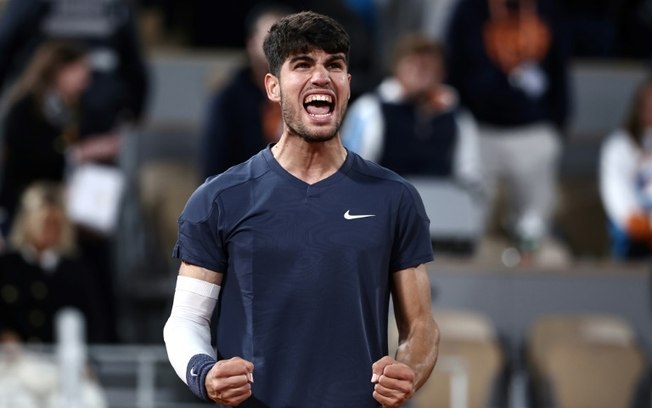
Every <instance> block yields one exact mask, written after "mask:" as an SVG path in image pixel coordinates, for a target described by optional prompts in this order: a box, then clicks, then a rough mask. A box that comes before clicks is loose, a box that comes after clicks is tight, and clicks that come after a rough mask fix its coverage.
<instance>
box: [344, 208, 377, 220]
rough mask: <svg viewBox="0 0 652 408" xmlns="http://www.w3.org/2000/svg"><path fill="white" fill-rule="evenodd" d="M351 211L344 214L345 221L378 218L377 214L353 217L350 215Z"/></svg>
mask: <svg viewBox="0 0 652 408" xmlns="http://www.w3.org/2000/svg"><path fill="white" fill-rule="evenodd" d="M350 211H351V210H346V212H345V213H344V219H345V220H357V219H360V218H369V217H375V216H376V214H360V215H353V214H350V213H349V212H350Z"/></svg>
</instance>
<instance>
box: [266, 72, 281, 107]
mask: <svg viewBox="0 0 652 408" xmlns="http://www.w3.org/2000/svg"><path fill="white" fill-rule="evenodd" d="M265 90H266V91H267V98H269V100H270V101H272V102H280V101H281V84H280V83H279V81H278V78H277V77H275V76H274V75H272V74H270V73H267V74H266V75H265Z"/></svg>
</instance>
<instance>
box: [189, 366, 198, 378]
mask: <svg viewBox="0 0 652 408" xmlns="http://www.w3.org/2000/svg"><path fill="white" fill-rule="evenodd" d="M198 375H199V374H197V373H196V372H195V367H193V368H191V369H190V376H191V377H197V376H198Z"/></svg>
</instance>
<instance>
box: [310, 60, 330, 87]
mask: <svg viewBox="0 0 652 408" xmlns="http://www.w3.org/2000/svg"><path fill="white" fill-rule="evenodd" d="M329 81H330V73H329V72H328V70H327V69H326V67H325V66H323V65H316V66H315V68H314V70H313V73H312V82H313V83H315V84H319V85H323V84H326V83H328V82H329Z"/></svg>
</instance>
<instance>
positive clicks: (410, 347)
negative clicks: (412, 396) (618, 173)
mask: <svg viewBox="0 0 652 408" xmlns="http://www.w3.org/2000/svg"><path fill="white" fill-rule="evenodd" d="M392 280H393V286H392V297H393V300H394V314H395V316H396V324H397V327H398V334H399V347H398V350H397V352H396V357H395V358H396V360H397V361H399V362H401V363H404V364H406V365H407V366H409V367H410V368H412V370H414V373H415V380H414V390H415V391H416V390H418V389H419V388H420V387H421V386H422V385H423V384H424V383H425V382H426V380H427V379H428V377H429V376H430V373H431V372H432V369H433V368H434V366H435V363H436V362H437V355H438V348H439V328H438V327H437V323H436V322H435V320H434V318H433V315H432V300H431V296H430V291H431V289H430V279H429V278H428V271H427V269H426V267H425V265H423V264H422V265H419V266H417V267H414V268H408V269H404V270H401V271H398V272H396V273H394V274H393V278H392Z"/></svg>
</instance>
